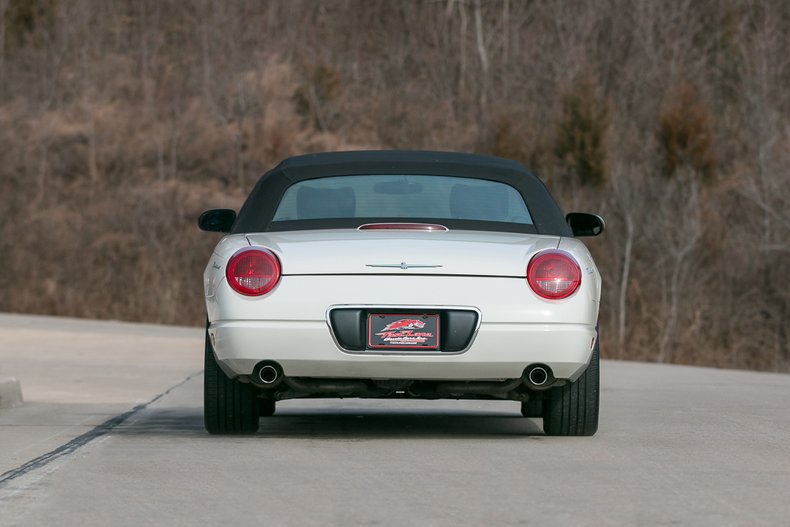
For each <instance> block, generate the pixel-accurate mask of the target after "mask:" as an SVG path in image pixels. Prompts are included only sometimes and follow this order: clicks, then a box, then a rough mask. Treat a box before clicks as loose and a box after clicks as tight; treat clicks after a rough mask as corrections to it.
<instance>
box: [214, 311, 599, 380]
mask: <svg viewBox="0 0 790 527" xmlns="http://www.w3.org/2000/svg"><path fill="white" fill-rule="evenodd" d="M208 331H209V335H210V338H211V342H212V344H213V346H214V351H215V354H216V357H217V360H218V361H219V362H220V364H221V366H222V367H223V370H225V371H226V372H227V373H231V374H234V375H249V374H251V373H252V371H253V369H254V367H255V365H256V364H257V363H258V362H260V361H262V360H273V361H276V362H278V363H279V364H280V365H281V366H282V368H283V371H284V373H285V375H287V376H289V377H315V378H346V379H352V378H358V379H415V380H417V379H420V380H493V379H514V378H517V377H520V376H521V374H522V372H523V371H524V369H525V368H526V367H527V366H529V365H530V364H534V363H542V364H546V365H548V366H549V367H550V368H551V369H552V371H553V373H554V376H555V377H556V378H558V379H570V380H575V379H576V378H577V377H578V376H579V375H581V374H582V372H583V371H584V369H585V368H586V366H587V364H588V363H589V361H590V358H591V356H592V349H593V345H594V342H595V338H597V333H596V330H595V327H594V326H592V325H585V324H534V323H509V322H508V323H490V322H489V323H486V322H483V323H482V324H481V325H480V329H479V331H478V333H477V336H476V338H475V339H474V341H473V342H472V344H471V346H470V347H469V348H468V349H467V350H466V351H464V352H463V353H457V354H447V353H445V354H436V353H432V354H418V353H413V354H412V353H392V352H390V353H375V352H363V353H359V352H357V353H349V352H347V351H343V350H342V349H340V348H339V347H338V346H337V344H336V343H335V341H334V340H333V338H332V334H331V331H330V329H329V327H328V325H327V323H326V322H324V321H298V320H271V321H246V320H237V321H221V320H220V321H216V322H213V323H211V325H210V326H209V329H208Z"/></svg>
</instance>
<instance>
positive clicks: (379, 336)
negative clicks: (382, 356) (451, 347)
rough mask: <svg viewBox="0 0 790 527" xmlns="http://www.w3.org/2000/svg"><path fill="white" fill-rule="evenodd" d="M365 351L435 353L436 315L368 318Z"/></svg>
mask: <svg viewBox="0 0 790 527" xmlns="http://www.w3.org/2000/svg"><path fill="white" fill-rule="evenodd" d="M368 349H374V350H375V349H390V350H394V349H398V350H436V349H439V315H435V314H419V315H414V314H405V315H404V314H398V315H393V314H384V313H371V314H370V315H368Z"/></svg>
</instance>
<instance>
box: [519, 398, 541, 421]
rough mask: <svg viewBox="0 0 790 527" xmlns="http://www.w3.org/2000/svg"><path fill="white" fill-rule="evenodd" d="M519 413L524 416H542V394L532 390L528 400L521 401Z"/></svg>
mask: <svg viewBox="0 0 790 527" xmlns="http://www.w3.org/2000/svg"><path fill="white" fill-rule="evenodd" d="M521 415H523V416H524V417H543V394H542V393H541V392H532V393H530V394H529V400H528V401H526V402H524V403H521Z"/></svg>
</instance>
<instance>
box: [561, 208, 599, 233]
mask: <svg viewBox="0 0 790 527" xmlns="http://www.w3.org/2000/svg"><path fill="white" fill-rule="evenodd" d="M565 221H567V222H568V225H570V226H571V230H572V231H573V235H574V236H598V235H599V234H601V233H602V232H603V228H604V226H605V225H606V224H605V223H604V221H603V218H602V217H600V216H598V215H597V214H588V213H586V212H569V213H568V214H567V215H566V216H565Z"/></svg>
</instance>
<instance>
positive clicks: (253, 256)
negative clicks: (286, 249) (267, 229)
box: [225, 247, 280, 296]
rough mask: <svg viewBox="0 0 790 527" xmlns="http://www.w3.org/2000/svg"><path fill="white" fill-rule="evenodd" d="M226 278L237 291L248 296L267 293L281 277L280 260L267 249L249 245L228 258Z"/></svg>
mask: <svg viewBox="0 0 790 527" xmlns="http://www.w3.org/2000/svg"><path fill="white" fill-rule="evenodd" d="M225 278H227V279H228V284H229V285H230V287H231V288H232V289H233V290H234V291H236V292H237V293H241V294H242V295H247V296H260V295H265V294H266V293H268V292H269V291H271V290H272V289H274V286H275V285H277V281H278V280H279V279H280V261H279V260H278V259H277V257H276V256H275V255H274V254H273V253H272V252H271V251H268V250H266V249H261V248H257V247H248V248H246V249H242V250H240V251H239V252H237V253H236V254H234V255H233V256H231V258H230V260H228V265H227V267H225Z"/></svg>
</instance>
